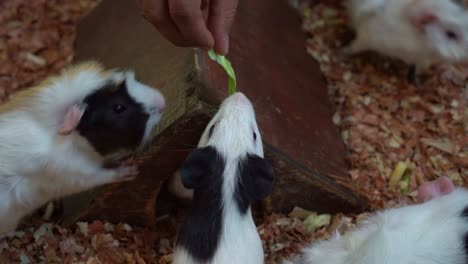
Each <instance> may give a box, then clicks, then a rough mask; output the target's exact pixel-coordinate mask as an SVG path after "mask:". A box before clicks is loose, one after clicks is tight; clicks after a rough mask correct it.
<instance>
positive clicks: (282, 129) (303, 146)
mask: <svg viewBox="0 0 468 264" xmlns="http://www.w3.org/2000/svg"><path fill="white" fill-rule="evenodd" d="M305 44H306V40H305V34H304V33H303V32H302V31H301V25H300V18H299V17H298V15H297V14H296V11H295V10H293V9H292V8H290V7H289V6H288V4H287V1H286V0H284V1H270V0H256V1H240V6H239V12H238V14H237V17H236V21H235V23H234V27H233V30H232V35H231V49H230V53H229V56H228V57H229V59H230V60H231V62H232V63H233V66H234V68H235V70H236V74H237V78H238V85H239V90H240V91H242V92H244V93H245V94H246V95H247V96H248V97H249V98H250V99H251V101H252V102H253V103H254V106H255V108H256V112H257V118H258V123H259V126H260V129H261V130H262V134H263V138H264V142H265V150H266V156H267V158H268V159H269V160H270V161H271V162H272V163H273V165H274V169H275V172H276V177H277V179H276V184H275V190H274V193H273V194H272V195H271V197H270V198H269V199H268V201H267V203H266V204H267V205H268V206H267V207H266V208H267V209H268V210H270V211H276V212H278V211H280V212H287V211H288V210H290V209H292V207H293V206H301V207H304V208H306V209H310V210H316V211H319V212H329V213H333V212H352V211H360V210H362V209H363V208H364V207H365V204H366V203H365V201H363V200H362V199H361V197H358V196H357V195H356V194H354V193H353V192H352V191H351V190H349V189H348V188H346V187H344V186H340V185H338V184H337V183H336V182H335V181H334V180H333V179H332V177H330V175H333V177H338V178H339V177H347V175H346V170H347V165H346V163H345V159H344V157H345V148H344V145H343V143H342V142H341V139H340V137H339V133H338V131H337V129H336V128H335V127H334V126H333V124H332V122H331V117H332V113H333V109H332V107H331V103H330V102H329V100H328V97H327V88H326V83H325V82H324V78H323V77H322V75H321V73H320V70H319V67H318V64H317V63H316V62H315V61H314V60H313V59H312V58H311V57H310V56H309V55H307V54H306V49H305ZM93 58H96V59H99V60H100V61H101V62H103V64H104V65H105V66H108V67H124V68H133V69H135V71H136V77H137V79H139V80H141V81H142V82H145V83H148V84H150V85H153V86H156V87H158V88H160V89H161V90H162V92H163V94H164V95H165V96H166V98H167V101H168V109H167V111H166V113H165V115H164V117H163V120H162V122H161V124H160V126H159V127H158V129H156V131H155V135H158V136H157V137H156V139H155V140H156V142H158V143H156V144H157V145H156V147H153V148H152V151H151V157H150V160H148V161H147V162H146V163H145V164H146V165H144V166H146V167H145V168H144V169H143V171H144V173H143V174H142V175H140V176H139V177H138V178H137V180H136V181H135V182H132V183H128V184H120V185H113V186H105V187H103V188H101V189H99V191H97V192H93V193H91V192H89V193H88V194H89V195H88V196H87V199H81V200H80V201H78V202H76V199H75V198H71V199H69V202H70V203H71V204H73V203H75V204H76V203H78V204H80V205H81V207H73V208H74V210H75V211H76V210H81V209H83V208H85V207H88V208H87V209H86V210H85V211H84V213H81V214H80V217H81V218H82V219H99V218H103V217H104V218H105V219H107V220H111V221H121V220H123V219H125V221H128V222H129V223H141V224H150V223H153V222H154V219H153V218H154V216H153V215H152V214H153V213H154V211H151V210H149V209H148V208H149V207H151V206H150V204H152V205H154V199H155V194H156V193H157V192H158V190H159V188H160V187H161V183H162V181H163V180H165V179H167V178H168V177H169V176H171V175H172V174H173V172H175V171H176V170H177V169H178V167H179V166H180V165H181V164H182V161H183V156H184V155H185V154H186V153H185V152H181V153H178V154H171V155H167V151H168V150H169V149H177V148H178V146H179V147H180V145H178V144H179V143H181V142H184V144H191V145H193V146H194V145H196V144H197V141H198V137H199V136H200V134H201V131H202V122H198V121H197V120H196V119H193V115H194V113H192V112H193V111H196V109H198V108H197V107H198V106H199V105H203V102H208V103H210V104H213V105H215V106H216V105H218V104H219V103H220V102H221V101H222V100H223V99H224V98H225V96H226V93H227V78H226V75H225V73H224V72H223V71H222V70H221V68H220V67H219V66H218V65H217V64H215V63H214V62H212V61H211V60H209V58H208V57H207V54H206V52H204V51H201V50H197V49H189V48H177V47H174V46H173V45H172V44H170V43H168V42H167V41H166V40H165V39H164V38H163V37H161V35H159V33H158V32H157V30H156V29H155V28H154V27H153V26H152V25H150V24H149V23H148V22H146V21H145V20H143V19H142V18H141V16H140V15H139V14H138V11H137V9H136V6H135V3H134V1H129V0H103V2H102V3H101V4H100V5H99V6H98V7H97V9H96V10H95V11H93V12H92V13H91V14H90V15H88V16H87V17H86V18H85V19H84V20H83V21H82V22H81V24H80V26H79V28H78V39H77V56H76V61H81V60H85V59H93ZM200 103H202V104H200ZM195 115H196V114H195ZM184 120H185V121H184ZM187 120H191V121H187ZM203 120H204V119H203ZM187 122H188V123H187ZM190 122H193V127H196V128H197V129H195V130H196V131H195V130H193V131H192V132H190V133H189V132H187V133H185V134H184V133H178V134H174V135H171V132H167V131H171V128H174V127H178V128H179V129H189V128H190V127H192V125H191V123H190ZM179 123H181V124H179ZM167 129H169V130H167ZM166 130H167V131H166ZM161 133H162V134H161ZM161 146H164V150H163V148H162V147H161ZM164 151H166V152H164ZM160 152H161V153H160ZM164 166H165V167H164ZM162 167H164V168H162ZM134 192H138V195H135V194H134ZM90 197H93V198H95V199H94V202H93V201H91V199H90ZM145 199H147V200H145ZM120 201H125V202H126V206H127V205H130V204H132V205H133V208H132V210H128V209H126V208H125V206H124V207H122V206H121V204H119V202H120ZM77 208H81V209H77ZM152 210H154V208H153V209H152ZM71 219H75V218H71ZM132 219H133V220H132Z"/></svg>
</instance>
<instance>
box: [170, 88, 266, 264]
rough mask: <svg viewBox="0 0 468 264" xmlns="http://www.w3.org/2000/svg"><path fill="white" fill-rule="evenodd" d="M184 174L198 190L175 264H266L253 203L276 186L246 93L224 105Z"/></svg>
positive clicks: (180, 237)
mask: <svg viewBox="0 0 468 264" xmlns="http://www.w3.org/2000/svg"><path fill="white" fill-rule="evenodd" d="M180 176H181V182H182V184H183V185H184V187H185V188H187V189H193V190H194V194H193V201H192V208H191V210H190V212H189V215H188V218H187V219H186V221H185V223H184V225H183V226H182V228H181V230H180V232H179V235H178V239H177V243H176V247H175V250H174V254H173V263H174V264H197V263H200V264H201V263H203V264H208V263H213V264H219V263H223V264H230V263H232V264H239V263H243V264H262V263H264V254H263V248H262V243H261V240H260V236H259V235H258V233H257V228H256V226H255V223H254V221H253V218H252V213H251V203H252V202H253V201H256V200H260V199H263V198H265V197H266V196H267V195H268V194H269V193H270V192H271V191H272V188H273V171H272V168H271V166H270V165H269V163H268V162H267V161H265V159H264V158H263V146H262V139H261V136H260V132H259V130H258V127H257V123H256V119H255V113H254V109H253V106H252V104H251V103H250V101H249V100H248V99H247V98H246V97H245V96H244V95H243V94H242V93H235V94H233V95H231V96H230V97H228V98H227V99H226V100H225V101H224V102H223V103H222V104H221V107H220V109H219V110H218V112H217V113H216V115H215V116H214V117H213V119H212V120H211V121H210V122H209V124H208V126H207V127H206V129H205V131H204V133H203V135H202V137H201V139H200V141H199V148H198V149H197V150H195V151H193V152H191V153H190V154H189V156H188V157H187V159H186V161H185V163H184V165H183V167H182V169H181V170H180Z"/></svg>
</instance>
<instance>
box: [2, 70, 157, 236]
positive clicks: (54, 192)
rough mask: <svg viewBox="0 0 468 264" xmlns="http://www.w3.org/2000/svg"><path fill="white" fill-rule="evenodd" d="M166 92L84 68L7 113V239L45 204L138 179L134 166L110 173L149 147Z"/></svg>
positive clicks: (16, 100)
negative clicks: (118, 161) (115, 163)
mask: <svg viewBox="0 0 468 264" xmlns="http://www.w3.org/2000/svg"><path fill="white" fill-rule="evenodd" d="M164 106H165V100H164V97H163V96H162V94H161V93H160V92H159V91H158V90H157V89H154V88H151V87H148V86H146V85H144V84H142V83H140V82H138V81H136V80H135V78H134V74H133V72H131V71H117V70H105V69H104V68H103V67H102V66H101V65H99V64H98V63H96V62H84V63H81V64H78V65H75V66H72V67H70V68H68V69H65V70H64V71H62V72H61V73H60V74H58V76H55V77H51V78H49V79H47V80H45V81H44V82H42V83H41V84H40V85H39V86H37V87H34V88H31V89H27V90H25V91H23V92H20V93H18V94H17V95H16V96H14V97H13V98H12V99H11V100H10V101H9V102H7V103H6V104H4V105H2V106H1V107H0V219H2V220H1V221H0V234H5V233H7V232H11V231H14V230H15V229H16V227H17V225H18V223H19V221H20V219H21V218H23V217H24V216H26V215H27V214H29V213H31V212H32V211H34V210H35V209H37V208H38V207H40V206H42V205H43V204H45V203H46V202H48V201H50V200H52V199H56V198H60V197H63V196H66V195H70V194H73V193H77V192H81V191H84V190H87V189H91V188H93V187H96V186H99V185H103V184H107V183H114V182H120V181H126V180H131V179H133V178H134V177H135V176H136V173H137V168H136V166H135V165H134V164H130V163H128V162H127V163H122V164H121V165H120V166H118V167H115V168H105V167H104V166H103V164H104V163H105V162H107V161H108V160H109V159H121V158H124V157H126V156H127V157H128V155H129V154H130V153H132V152H134V151H136V150H139V149H141V148H142V147H143V146H144V145H145V143H146V142H147V140H148V138H149V136H150V132H151V130H152V129H153V127H154V126H155V125H156V124H157V123H158V122H159V119H160V116H161V112H162V110H163V109H164Z"/></svg>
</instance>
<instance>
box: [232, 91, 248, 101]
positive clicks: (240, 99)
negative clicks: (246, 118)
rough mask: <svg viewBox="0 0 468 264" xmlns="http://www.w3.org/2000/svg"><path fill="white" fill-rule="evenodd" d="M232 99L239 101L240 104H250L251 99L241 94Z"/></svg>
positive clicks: (236, 94)
mask: <svg viewBox="0 0 468 264" xmlns="http://www.w3.org/2000/svg"><path fill="white" fill-rule="evenodd" d="M232 97H233V99H234V100H235V101H238V102H242V103H246V102H249V99H247V97H246V96H245V95H244V94H243V93H241V92H237V93H235V94H233V95H232Z"/></svg>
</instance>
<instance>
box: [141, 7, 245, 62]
mask: <svg viewBox="0 0 468 264" xmlns="http://www.w3.org/2000/svg"><path fill="white" fill-rule="evenodd" d="M136 2H137V6H138V8H139V9H140V12H141V13H142V15H143V17H144V18H145V19H146V20H148V21H149V22H151V23H152V24H153V25H154V26H155V27H156V28H157V29H158V30H159V31H160V32H161V34H162V35H163V36H164V37H165V38H167V39H168V40H169V41H171V42H172V43H173V44H174V45H176V46H180V47H200V48H204V49H206V50H209V49H213V48H214V49H215V51H216V52H217V53H218V54H220V55H226V54H227V52H228V50H229V31H230V29H231V25H232V22H233V21H234V17H235V15H236V10H237V2H238V0H136Z"/></svg>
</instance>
